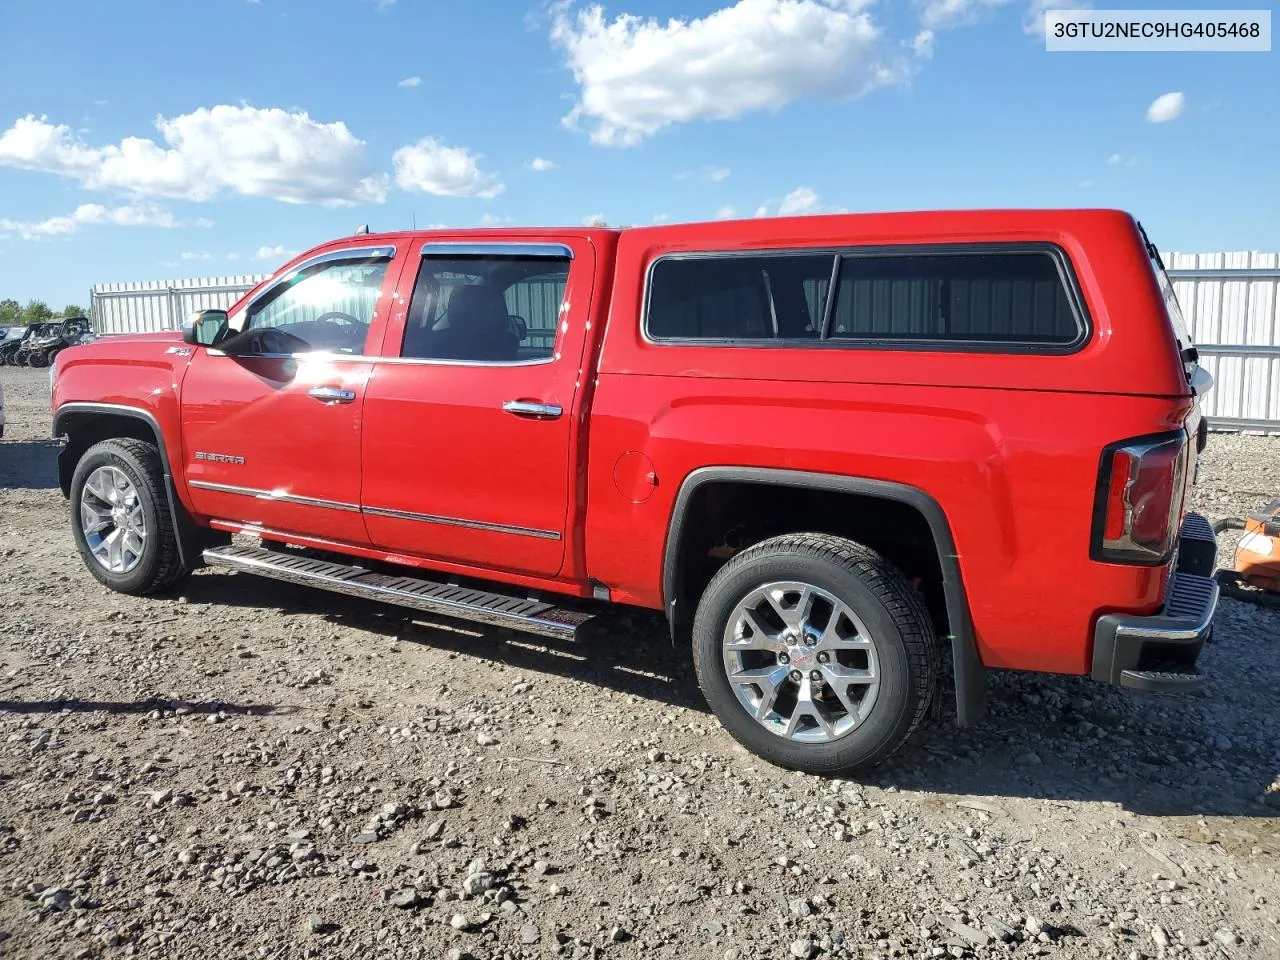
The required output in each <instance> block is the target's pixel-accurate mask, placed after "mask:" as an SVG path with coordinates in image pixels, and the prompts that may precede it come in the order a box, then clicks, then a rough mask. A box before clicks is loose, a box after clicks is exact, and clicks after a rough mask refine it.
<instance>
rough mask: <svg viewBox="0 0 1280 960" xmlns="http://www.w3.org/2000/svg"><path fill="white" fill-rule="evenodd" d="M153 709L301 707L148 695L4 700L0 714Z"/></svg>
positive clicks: (248, 711)
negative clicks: (115, 697)
mask: <svg viewBox="0 0 1280 960" xmlns="http://www.w3.org/2000/svg"><path fill="white" fill-rule="evenodd" d="M152 710H166V711H176V712H178V713H180V714H192V715H195V716H205V715H210V714H221V715H224V716H229V717H231V716H235V717H268V716H283V715H287V714H290V713H297V711H298V708H297V707H288V706H274V705H271V704H248V703H221V702H218V701H215V700H208V701H201V702H195V701H192V700H168V699H166V698H164V697H148V698H147V699H146V700H0V713H111V714H132V713H150V712H151V711H152Z"/></svg>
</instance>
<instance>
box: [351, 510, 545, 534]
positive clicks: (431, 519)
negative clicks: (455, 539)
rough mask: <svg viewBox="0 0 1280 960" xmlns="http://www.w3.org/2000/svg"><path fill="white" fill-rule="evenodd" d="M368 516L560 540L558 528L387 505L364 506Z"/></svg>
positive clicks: (363, 511) (364, 511)
mask: <svg viewBox="0 0 1280 960" xmlns="http://www.w3.org/2000/svg"><path fill="white" fill-rule="evenodd" d="M361 512H362V513H364V514H365V515H366V516H372V517H389V518H391V519H393V520H416V521H418V522H419V523H436V524H441V525H443V526H446V527H467V528H469V529H472V530H487V531H489V532H490V533H511V534H515V535H517V536H521V537H536V538H537V539H539V540H559V539H560V533H559V531H556V530H538V529H535V528H533V527H516V526H511V525H509V524H505V523H488V522H486V521H484V520H462V519H459V518H457V517H441V516H437V515H435V514H430V513H413V512H411V511H408V510H391V509H388V508H387V507H364V508H362V510H361Z"/></svg>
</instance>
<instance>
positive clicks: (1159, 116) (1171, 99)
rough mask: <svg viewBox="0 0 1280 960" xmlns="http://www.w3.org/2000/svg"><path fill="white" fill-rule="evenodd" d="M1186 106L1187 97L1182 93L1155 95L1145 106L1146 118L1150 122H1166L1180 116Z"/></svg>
mask: <svg viewBox="0 0 1280 960" xmlns="http://www.w3.org/2000/svg"><path fill="white" fill-rule="evenodd" d="M1186 106H1187V98H1186V95H1185V94H1182V93H1166V94H1163V95H1162V96H1159V97H1156V98H1155V100H1153V101H1152V102H1151V106H1149V107H1147V119H1148V120H1150V121H1151V122H1152V123H1168V122H1169V121H1170V120H1177V119H1178V117H1180V116H1182V111H1183V110H1184V109H1185V108H1186Z"/></svg>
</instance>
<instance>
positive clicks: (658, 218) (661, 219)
mask: <svg viewBox="0 0 1280 960" xmlns="http://www.w3.org/2000/svg"><path fill="white" fill-rule="evenodd" d="M670 219H671V214H669V213H655V214H654V215H653V222H654V223H666V222H667V221H668V220H670Z"/></svg>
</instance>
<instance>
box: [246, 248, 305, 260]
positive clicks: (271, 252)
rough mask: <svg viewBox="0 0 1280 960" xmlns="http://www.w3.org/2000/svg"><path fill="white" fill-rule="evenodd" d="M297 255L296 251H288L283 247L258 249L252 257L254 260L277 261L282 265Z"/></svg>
mask: <svg viewBox="0 0 1280 960" xmlns="http://www.w3.org/2000/svg"><path fill="white" fill-rule="evenodd" d="M297 255H298V251H297V250H290V249H289V248H288V247H285V246H279V245H277V246H274V247H259V248H258V249H257V251H256V252H255V253H254V255H253V259H255V260H277V261H280V262H281V263H283V262H284V261H286V260H292V259H293V258H294V257H296V256H297Z"/></svg>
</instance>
